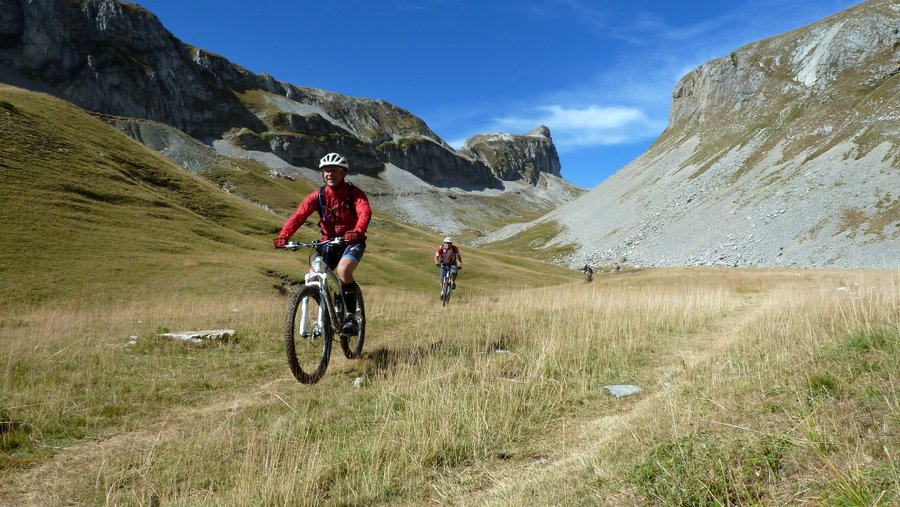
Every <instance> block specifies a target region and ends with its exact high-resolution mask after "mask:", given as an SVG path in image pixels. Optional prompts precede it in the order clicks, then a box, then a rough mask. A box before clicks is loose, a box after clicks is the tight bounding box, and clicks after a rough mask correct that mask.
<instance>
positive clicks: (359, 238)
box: [273, 153, 372, 336]
mask: <svg viewBox="0 0 900 507" xmlns="http://www.w3.org/2000/svg"><path fill="white" fill-rule="evenodd" d="M319 169H321V170H322V179H323V180H324V181H325V185H323V186H322V187H321V188H319V189H317V190H314V191H313V192H312V193H310V194H309V195H307V196H306V198H305V199H303V202H301V203H300V206H299V207H298V208H297V211H296V212H295V213H294V214H293V215H291V217H290V218H288V219H287V222H285V223H284V227H282V228H281V232H280V233H279V234H278V237H277V238H275V240H274V241H273V243H274V244H275V248H282V247H284V245H285V243H287V240H288V239H290V237H291V236H293V235H294V233H295V232H297V229H299V228H300V226H301V225H303V223H304V222H306V219H307V218H309V216H310V215H312V214H313V212H315V211H318V212H319V216H320V217H321V220H320V221H319V227H320V228H321V229H322V238H321V239H322V240H323V241H325V240H332V239H335V238H342V239H343V240H344V243H342V244H339V245H326V246H324V247H320V249H319V250H318V252H319V255H321V256H322V257H323V258H324V259H325V263H326V264H327V265H328V267H329V268H331V269H332V270H333V271H334V274H336V275H337V277H338V279H340V281H341V288H342V289H343V291H344V305H345V308H346V309H347V313H348V314H349V315H350V316H348V317H347V321H346V322H344V325H343V327H342V328H341V332H342V333H343V334H345V335H348V336H353V335H356V334H359V324H358V323H357V322H356V319H355V318H354V317H353V315H355V314H356V289H357V285H356V280H354V278H353V271H354V270H355V269H356V266H357V265H358V264H359V261H360V260H362V257H363V253H364V252H365V250H366V229H367V228H368V227H369V220H370V219H371V218H372V209H371V208H370V207H369V199H368V197H366V194H365V193H364V192H363V191H362V190H360V189H359V188H358V187H356V186H354V185H353V184H351V183H350V182H348V181H344V178H346V177H347V171H349V169H350V164H348V163H347V159H345V158H344V157H342V156H340V155H338V154H337V153H329V154H328V155H325V156H324V157H322V159H321V160H320V161H319Z"/></svg>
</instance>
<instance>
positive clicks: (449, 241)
mask: <svg viewBox="0 0 900 507" xmlns="http://www.w3.org/2000/svg"><path fill="white" fill-rule="evenodd" d="M444 243H450V244H453V240H452V239H450V236H447V237H446V238H444Z"/></svg>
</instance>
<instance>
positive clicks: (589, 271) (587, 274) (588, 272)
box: [581, 264, 594, 283]
mask: <svg viewBox="0 0 900 507" xmlns="http://www.w3.org/2000/svg"><path fill="white" fill-rule="evenodd" d="M581 272H582V273H584V281H585V282H588V283H590V282H591V281H593V280H594V269H593V268H591V267H590V266H588V265H587V264H585V265H584V267H583V268H581Z"/></svg>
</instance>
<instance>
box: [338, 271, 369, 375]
mask: <svg viewBox="0 0 900 507" xmlns="http://www.w3.org/2000/svg"><path fill="white" fill-rule="evenodd" d="M356 323H357V324H359V334H357V335H356V336H345V335H344V334H341V349H343V350H344V355H345V356H346V357H347V359H356V358H357V357H359V355H360V354H362V349H363V343H364V342H365V341H366V305H365V303H364V302H363V295H362V290H361V289H360V288H359V287H358V286H357V288H356Z"/></svg>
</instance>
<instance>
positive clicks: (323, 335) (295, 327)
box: [284, 287, 334, 384]
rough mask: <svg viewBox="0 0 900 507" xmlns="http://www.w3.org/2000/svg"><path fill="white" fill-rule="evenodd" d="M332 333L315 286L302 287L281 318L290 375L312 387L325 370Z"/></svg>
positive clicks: (329, 321)
mask: <svg viewBox="0 0 900 507" xmlns="http://www.w3.org/2000/svg"><path fill="white" fill-rule="evenodd" d="M333 336H334V331H333V329H332V327H331V319H330V318H329V315H328V309H327V308H326V307H325V302H324V301H323V299H322V296H321V293H320V292H319V288H318V287H304V288H303V290H301V291H300V292H295V293H294V295H293V296H291V302H290V304H289V305H288V311H287V315H286V316H285V319H284V349H285V351H286V352H287V360H288V365H289V366H290V367H291V373H293V374H294V377H296V378H297V380H299V381H300V382H302V383H304V384H314V383H316V382H318V381H319V379H320V378H322V375H324V374H325V370H326V369H328V360H329V358H330V357H331V340H332V338H333Z"/></svg>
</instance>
